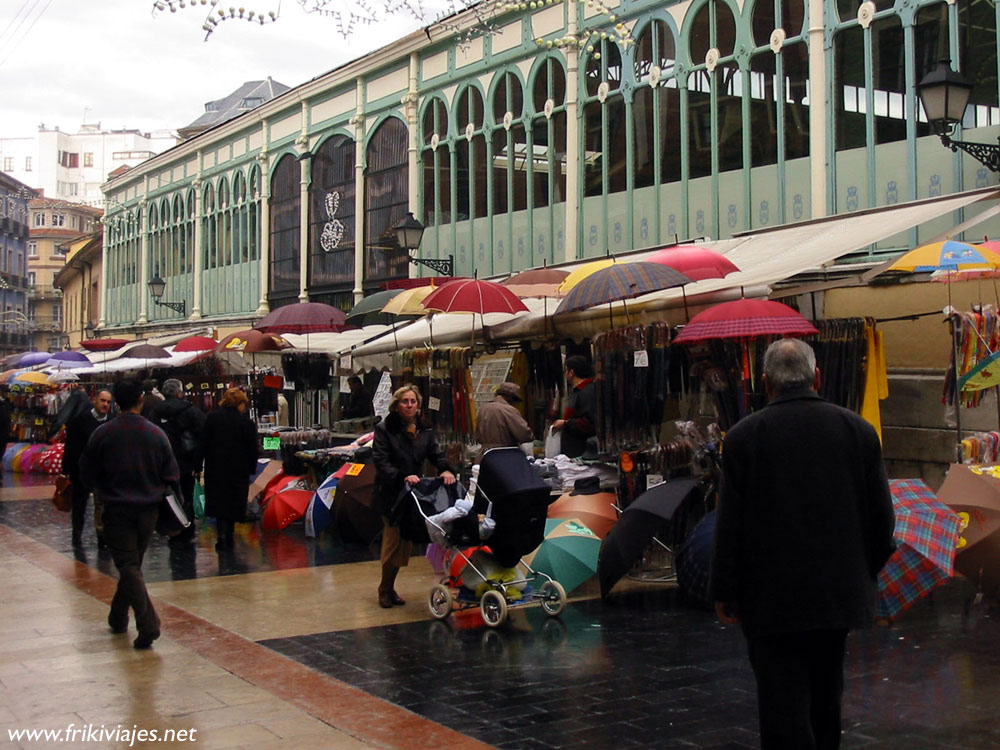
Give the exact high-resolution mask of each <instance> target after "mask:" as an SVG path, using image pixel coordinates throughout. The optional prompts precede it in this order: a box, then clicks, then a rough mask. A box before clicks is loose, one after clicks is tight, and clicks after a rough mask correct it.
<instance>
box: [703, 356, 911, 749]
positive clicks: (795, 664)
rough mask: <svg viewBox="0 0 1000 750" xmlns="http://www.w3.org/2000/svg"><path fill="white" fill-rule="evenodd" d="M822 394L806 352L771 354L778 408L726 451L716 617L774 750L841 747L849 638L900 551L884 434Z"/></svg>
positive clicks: (751, 422)
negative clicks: (736, 647)
mask: <svg viewBox="0 0 1000 750" xmlns="http://www.w3.org/2000/svg"><path fill="white" fill-rule="evenodd" d="M819 385H820V372H819V369H818V368H817V367H816V356H815V354H814V353H813V350H812V349H811V348H810V347H809V345H808V344H805V343H803V342H801V341H798V340H797V339H781V340H779V341H776V342H775V343H773V344H772V345H771V346H770V347H769V348H768V350H767V352H766V354H765V355H764V387H765V389H766V391H767V395H768V400H769V403H768V405H767V407H765V408H764V409H762V410H761V411H758V412H756V413H754V414H751V415H750V416H748V417H746V418H745V419H743V420H741V421H740V422H737V423H736V425H734V426H733V427H732V429H730V430H729V432H728V434H727V435H726V439H725V443H724V445H723V451H722V483H721V494H720V500H719V509H718V517H717V519H716V527H715V554H714V558H713V560H712V569H711V590H712V593H713V595H714V598H715V602H716V604H715V607H716V612H717V614H718V617H719V619H720V620H721V621H722V622H724V623H728V624H735V623H737V622H739V623H740V624H741V625H742V627H743V632H744V635H745V636H746V639H747V650H748V653H749V657H750V665H751V666H752V667H753V671H754V676H755V677H756V679H757V702H758V711H759V716H760V735H761V746H762V748H764V750H773V749H779V748H780V749H781V750H785V749H787V750H832V749H834V748H837V747H839V746H840V706H841V698H842V694H843V689H844V651H845V643H846V639H847V632H848V630H849V629H850V628H858V627H865V626H869V625H871V624H872V622H873V621H874V617H875V596H876V576H877V575H878V573H879V571H880V570H881V569H882V566H883V565H884V564H885V562H886V560H888V559H889V555H891V554H892V551H893V548H894V547H893V538H892V532H893V525H894V518H893V510H892V498H891V496H890V494H889V485H888V481H887V480H886V472H885V466H884V464H883V462H882V449H881V446H880V444H879V439H878V435H877V434H876V433H875V430H874V428H872V426H871V425H870V424H869V423H868V422H866V421H865V420H863V419H862V418H861V417H859V416H858V415H857V414H855V413H854V412H852V411H849V410H847V409H843V408H841V407H839V406H835V405H833V404H830V403H828V402H827V401H825V400H823V399H822V398H821V397H820V396H819V394H818V393H817V391H818V389H819Z"/></svg>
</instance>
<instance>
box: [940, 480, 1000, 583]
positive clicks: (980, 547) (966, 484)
mask: <svg viewBox="0 0 1000 750" xmlns="http://www.w3.org/2000/svg"><path fill="white" fill-rule="evenodd" d="M938 500H940V501H942V502H943V503H946V504H947V505H948V507H949V508H951V509H952V510H953V511H955V512H956V513H957V514H958V518H959V538H958V549H957V553H956V556H955V570H957V571H958V572H959V573H961V574H962V575H964V576H965V577H966V578H968V579H969V580H970V581H972V582H973V583H974V584H975V585H976V587H977V588H978V589H979V591H980V592H981V593H983V594H984V595H985V596H991V597H1000V466H974V465H965V464H952V466H951V468H950V469H949V470H948V476H947V477H945V480H944V484H942V485H941V489H940V490H939V491H938Z"/></svg>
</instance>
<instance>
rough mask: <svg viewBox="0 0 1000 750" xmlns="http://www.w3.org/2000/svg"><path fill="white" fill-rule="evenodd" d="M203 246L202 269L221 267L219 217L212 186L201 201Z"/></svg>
mask: <svg viewBox="0 0 1000 750" xmlns="http://www.w3.org/2000/svg"><path fill="white" fill-rule="evenodd" d="M201 216H202V219H201V244H202V263H201V267H202V269H208V268H217V267H218V265H219V237H218V235H217V234H216V227H217V226H218V224H219V216H218V214H217V213H216V211H215V190H214V189H213V187H212V184H211V183H209V184H207V185H205V189H204V191H203V192H202V200H201Z"/></svg>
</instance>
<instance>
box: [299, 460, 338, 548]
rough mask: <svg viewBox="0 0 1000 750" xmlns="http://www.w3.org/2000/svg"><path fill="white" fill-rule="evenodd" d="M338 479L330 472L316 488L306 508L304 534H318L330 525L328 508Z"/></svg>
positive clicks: (330, 518) (331, 516)
mask: <svg viewBox="0 0 1000 750" xmlns="http://www.w3.org/2000/svg"><path fill="white" fill-rule="evenodd" d="M338 481H340V478H339V477H338V476H337V475H336V474H331V475H330V476H328V477H327V478H326V479H324V480H323V482H322V484H320V486H319V487H317V488H316V493H315V494H314V495H313V499H312V502H310V503H309V507H308V508H307V509H306V515H305V519H306V536H311V537H316V536H319V535H320V534H322V533H323V530H324V529H325V528H326V527H327V526H329V525H330V521H331V520H332V519H333V514H332V512H331V511H330V509H331V508H332V507H333V494H334V491H335V490H336V489H337V482H338Z"/></svg>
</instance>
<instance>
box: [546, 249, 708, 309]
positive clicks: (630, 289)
mask: <svg viewBox="0 0 1000 750" xmlns="http://www.w3.org/2000/svg"><path fill="white" fill-rule="evenodd" d="M690 282H691V279H690V278H688V277H687V276H685V275H684V274H682V273H681V272H680V271H675V270H674V269H672V268H668V267H667V266H662V265H660V264H658V263H643V262H638V263H616V264H614V265H612V266H609V267H608V268H602V269H600V270H598V271H595V272H594V273H592V274H590V275H589V276H588V277H587V278H585V279H583V280H582V281H580V283H578V284H576V285H575V286H574V287H573V288H572V289H571V290H570V291H569V292H568V293H567V294H566V297H565V298H564V299H563V301H562V302H560V303H559V307H557V308H556V312H555V314H556V315H561V314H563V313H570V312H576V311H577V310H586V309H587V308H588V307H594V306H596V305H603V304H606V303H608V302H619V301H621V300H626V299H632V298H633V297H641V296H642V295H644V294H649V293H650V292H658V291H660V290H661V289H669V288H670V287H674V286H684V284H689V283H690Z"/></svg>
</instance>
